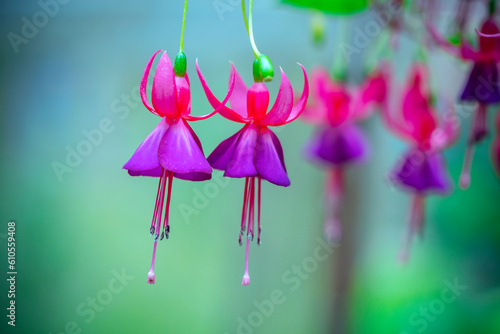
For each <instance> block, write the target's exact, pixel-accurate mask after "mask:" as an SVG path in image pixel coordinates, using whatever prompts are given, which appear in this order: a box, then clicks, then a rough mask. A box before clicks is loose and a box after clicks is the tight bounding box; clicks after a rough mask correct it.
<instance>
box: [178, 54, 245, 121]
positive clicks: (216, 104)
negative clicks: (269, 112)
mask: <svg viewBox="0 0 500 334" xmlns="http://www.w3.org/2000/svg"><path fill="white" fill-rule="evenodd" d="M196 71H197V72H198V76H199V78H200V82H201V85H202V87H203V90H204V91H205V94H206V96H207V99H208V102H209V103H210V105H211V106H212V108H214V109H215V110H214V112H218V113H219V114H220V115H221V116H222V117H224V118H227V119H229V120H230V121H234V122H239V123H246V122H247V120H246V119H245V118H243V117H242V116H241V115H239V114H238V113H236V112H234V111H233V110H231V109H229V108H228V107H226V106H225V105H224V104H223V103H221V102H220V101H219V100H218V99H217V98H216V97H215V95H214V94H213V93H212V91H211V90H210V88H209V87H208V84H207V81H206V80H205V78H204V77H203V74H202V73H201V70H200V67H199V66H198V60H196ZM234 71H236V69H235V68H234V65H233V64H232V63H231V75H230V78H229V90H228V94H227V96H226V99H224V101H226V102H227V99H228V98H230V97H231V94H232V91H233V89H234V80H235V77H234V75H235V74H234ZM188 120H189V119H188Z"/></svg>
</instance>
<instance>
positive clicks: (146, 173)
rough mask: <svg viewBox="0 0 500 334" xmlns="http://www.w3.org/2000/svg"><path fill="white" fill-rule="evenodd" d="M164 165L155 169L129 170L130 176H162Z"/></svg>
mask: <svg viewBox="0 0 500 334" xmlns="http://www.w3.org/2000/svg"><path fill="white" fill-rule="evenodd" d="M161 170H162V167H161V166H158V167H156V168H155V169H150V170H145V171H136V170H129V171H128V174H129V175H130V176H151V177H160V176H161Z"/></svg>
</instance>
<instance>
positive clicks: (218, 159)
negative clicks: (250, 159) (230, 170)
mask: <svg viewBox="0 0 500 334" xmlns="http://www.w3.org/2000/svg"><path fill="white" fill-rule="evenodd" d="M245 129H246V127H244V128H243V129H241V130H240V131H238V132H236V133H235V134H234V135H232V136H231V137H229V138H227V139H226V140H224V141H223V142H222V143H220V144H219V145H218V146H217V147H216V148H215V150H214V151H213V152H212V153H211V154H210V156H209V157H208V158H207V160H208V163H209V164H210V166H212V168H215V169H218V170H226V168H227V166H228V165H229V162H230V161H231V157H232V156H233V151H234V148H235V147H236V144H237V143H238V139H239V138H240V135H241V133H242V132H243V131H245Z"/></svg>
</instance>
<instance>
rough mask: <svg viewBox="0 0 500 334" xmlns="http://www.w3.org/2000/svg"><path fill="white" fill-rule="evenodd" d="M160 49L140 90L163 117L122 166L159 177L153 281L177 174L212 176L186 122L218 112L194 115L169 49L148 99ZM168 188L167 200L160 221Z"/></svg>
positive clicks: (196, 177) (185, 79)
mask: <svg viewBox="0 0 500 334" xmlns="http://www.w3.org/2000/svg"><path fill="white" fill-rule="evenodd" d="M160 51H161V50H159V51H157V52H155V53H154V54H153V56H152V57H151V59H150V60H149V62H148V64H147V65H146V69H145V70H144V76H143V78H142V81H141V87H140V92H141V98H142V102H143V103H144V106H145V107H146V108H147V109H148V110H149V111H150V112H152V113H153V114H155V115H157V116H160V117H161V121H160V123H159V124H158V125H157V126H156V128H155V129H154V130H153V131H152V132H151V133H150V134H149V136H147V138H146V139H145V140H144V141H143V142H142V143H141V145H139V147H138V148H137V150H136V151H135V152H134V154H133V155H132V157H131V158H130V160H129V161H128V162H127V163H126V164H125V165H124V166H123V168H124V169H127V170H128V173H129V174H130V175H131V176H152V177H159V178H160V180H159V184H158V192H157V195H156V203H155V208H154V213H153V220H152V222H151V227H150V234H151V235H153V234H154V235H155V240H154V248H153V259H152V262H151V270H150V271H149V273H148V283H151V284H154V282H155V274H154V264H155V254H156V244H157V241H158V239H160V240H162V239H163V238H164V237H166V238H167V239H168V237H169V232H170V225H169V221H168V215H169V206H170V197H171V190H172V181H173V178H174V177H175V178H178V179H182V180H189V181H204V180H209V179H210V178H211V177H212V168H211V167H210V164H209V163H208V162H207V160H206V158H205V155H204V153H203V148H202V146H201V142H200V140H199V139H198V137H197V136H196V134H195V133H194V131H193V129H191V127H190V126H189V124H188V122H187V121H198V120H202V119H206V118H209V117H210V116H212V115H214V114H215V113H216V112H217V110H214V112H212V113H210V114H208V115H205V116H199V117H196V116H191V115H190V112H191V96H190V85H189V79H188V76H187V74H185V75H181V76H179V75H176V73H175V72H174V68H173V67H172V64H171V62H170V59H169V58H168V55H167V53H166V52H164V53H163V54H162V56H161V58H160V62H159V63H158V67H157V69H156V74H155V76H154V80H153V91H152V95H151V99H152V105H151V104H150V103H149V100H148V97H147V93H146V86H147V82H148V76H149V72H150V70H151V66H152V64H153V60H154V58H155V56H156V55H157V54H158V53H159V52H160ZM184 72H185V70H184ZM167 189H168V190H167ZM165 192H167V201H166V206H165V214H164V218H163V226H162V211H163V205H164V203H165ZM160 231H161V236H160Z"/></svg>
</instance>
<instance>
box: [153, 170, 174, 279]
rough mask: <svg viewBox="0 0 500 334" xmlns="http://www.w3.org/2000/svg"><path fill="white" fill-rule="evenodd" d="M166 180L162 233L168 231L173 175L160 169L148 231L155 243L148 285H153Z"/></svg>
mask: <svg viewBox="0 0 500 334" xmlns="http://www.w3.org/2000/svg"><path fill="white" fill-rule="evenodd" d="M167 179H168V180H169V181H168V194H167V204H166V207H165V218H164V223H163V229H164V232H165V231H168V212H169V207H170V194H171V190H172V180H173V173H172V172H168V171H166V170H165V169H163V168H162V171H161V176H160V181H159V184H158V192H157V194H156V203H155V210H154V214H153V222H152V223H151V229H150V232H151V234H153V233H154V234H155V241H154V246H153V257H152V260H151V269H150V270H149V272H148V280H147V282H148V283H150V284H154V283H155V273H154V267H155V258H156V246H157V243H158V238H159V235H160V227H161V217H162V213H163V203H164V202H165V187H166V183H167ZM164 232H162V236H161V239H163V236H164ZM167 238H168V234H167Z"/></svg>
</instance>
